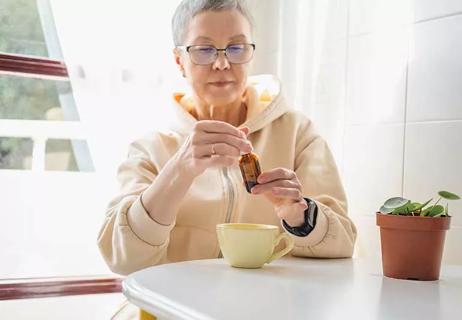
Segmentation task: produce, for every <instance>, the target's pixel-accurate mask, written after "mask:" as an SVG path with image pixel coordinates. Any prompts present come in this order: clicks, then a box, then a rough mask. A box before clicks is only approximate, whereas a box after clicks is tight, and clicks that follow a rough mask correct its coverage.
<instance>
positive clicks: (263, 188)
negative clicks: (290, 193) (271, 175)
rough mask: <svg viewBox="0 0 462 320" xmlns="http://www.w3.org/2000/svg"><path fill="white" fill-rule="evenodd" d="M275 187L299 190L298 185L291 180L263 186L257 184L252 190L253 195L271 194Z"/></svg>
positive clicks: (277, 181) (273, 182)
mask: <svg viewBox="0 0 462 320" xmlns="http://www.w3.org/2000/svg"><path fill="white" fill-rule="evenodd" d="M275 187H281V188H292V189H299V190H300V189H301V186H300V184H298V183H297V182H295V181H292V180H276V181H272V182H268V183H264V184H258V185H256V186H255V187H253V188H252V193H253V194H259V193H266V192H272V189H273V188H275Z"/></svg>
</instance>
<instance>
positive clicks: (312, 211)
mask: <svg viewBox="0 0 462 320" xmlns="http://www.w3.org/2000/svg"><path fill="white" fill-rule="evenodd" d="M304 199H305V201H306V203H307V205H308V208H307V209H306V210H305V221H304V222H303V224H302V225H301V226H298V227H291V226H289V225H288V224H287V222H286V221H285V220H282V225H283V226H284V228H285V229H286V230H287V231H288V232H290V233H292V234H293V235H295V236H297V237H306V236H307V235H309V234H310V232H311V231H312V230H313V229H314V227H315V226H316V218H317V216H318V206H317V205H316V202H314V201H313V200H311V199H308V198H304Z"/></svg>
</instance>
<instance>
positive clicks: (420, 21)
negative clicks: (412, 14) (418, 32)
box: [414, 11, 462, 24]
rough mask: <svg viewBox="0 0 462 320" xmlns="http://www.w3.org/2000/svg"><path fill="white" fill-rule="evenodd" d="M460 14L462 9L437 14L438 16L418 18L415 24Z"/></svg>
mask: <svg viewBox="0 0 462 320" xmlns="http://www.w3.org/2000/svg"><path fill="white" fill-rule="evenodd" d="M459 15H462V11H457V12H453V13H448V14H443V15H441V16H436V17H431V18H426V19H421V20H416V21H415V22H414V24H421V23H425V22H429V21H435V20H441V19H445V18H451V17H455V16H459Z"/></svg>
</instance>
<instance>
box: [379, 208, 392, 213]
mask: <svg viewBox="0 0 462 320" xmlns="http://www.w3.org/2000/svg"><path fill="white" fill-rule="evenodd" d="M379 211H380V212H381V213H385V214H388V213H392V212H393V209H392V208H387V207H384V206H381V207H380V209H379Z"/></svg>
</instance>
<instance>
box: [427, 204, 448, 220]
mask: <svg viewBox="0 0 462 320" xmlns="http://www.w3.org/2000/svg"><path fill="white" fill-rule="evenodd" d="M443 212H444V207H443V206H442V205H440V204H438V205H436V206H434V207H432V208H431V210H430V212H429V213H428V215H429V216H430V217H434V216H436V215H441V214H443Z"/></svg>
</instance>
